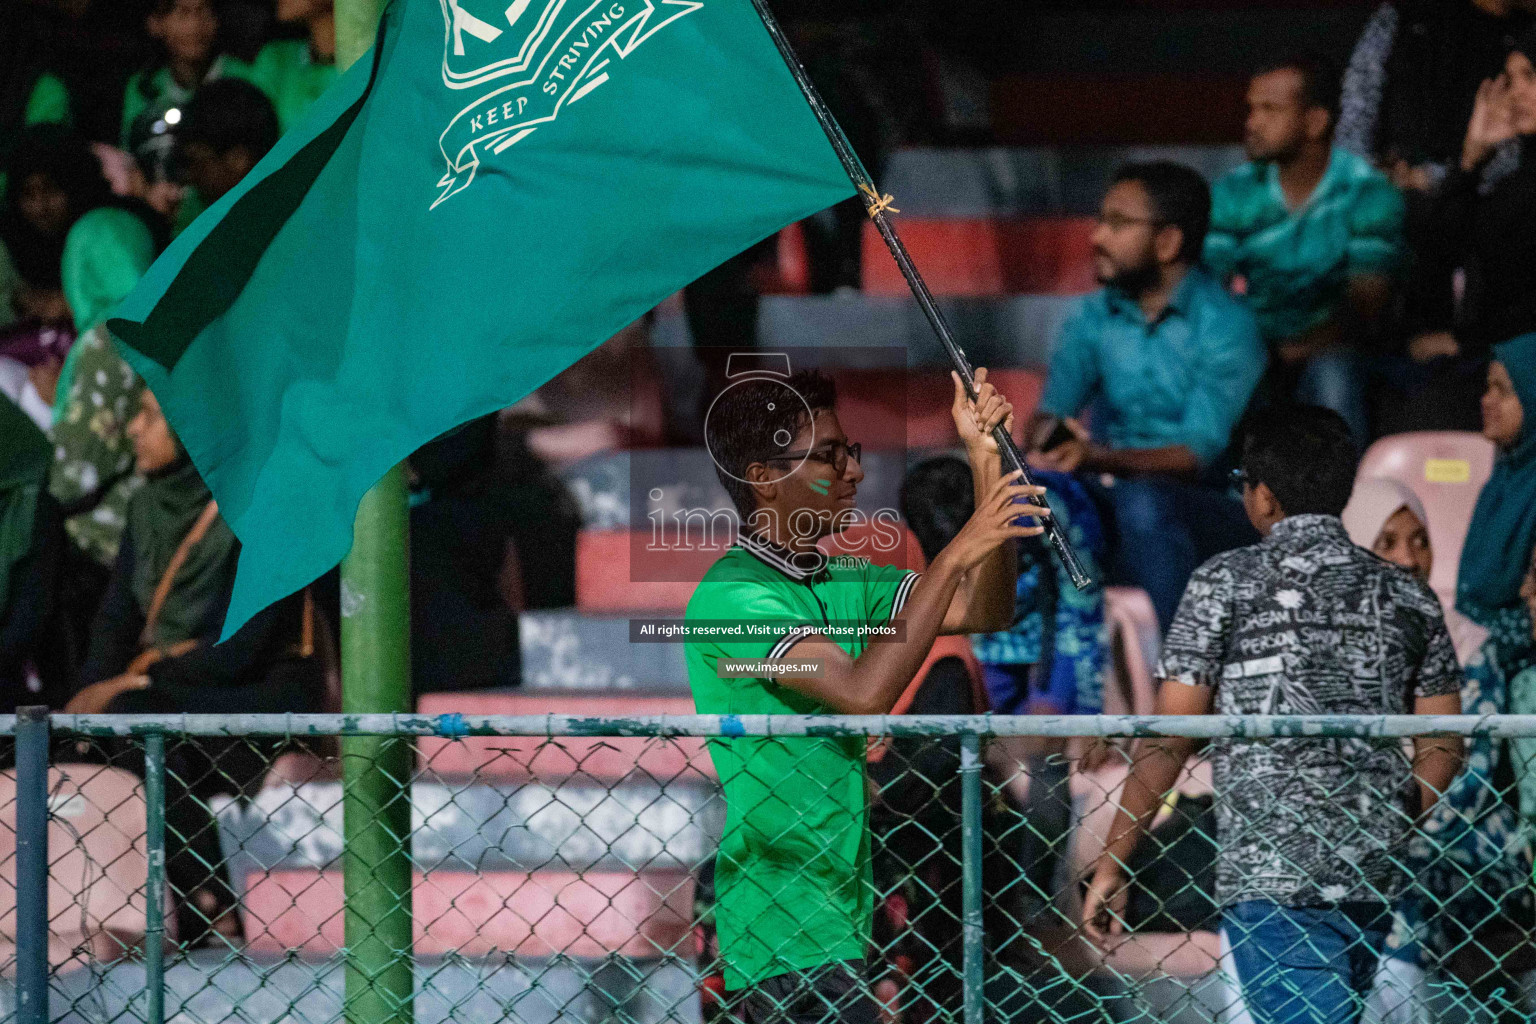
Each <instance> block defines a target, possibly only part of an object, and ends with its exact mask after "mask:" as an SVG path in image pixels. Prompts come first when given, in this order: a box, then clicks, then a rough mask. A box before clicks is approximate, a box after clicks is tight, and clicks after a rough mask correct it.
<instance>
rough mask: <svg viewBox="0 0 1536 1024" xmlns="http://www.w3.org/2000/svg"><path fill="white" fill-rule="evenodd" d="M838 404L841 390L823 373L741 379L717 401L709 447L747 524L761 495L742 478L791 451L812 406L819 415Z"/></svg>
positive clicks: (709, 422) (706, 428)
mask: <svg viewBox="0 0 1536 1024" xmlns="http://www.w3.org/2000/svg"><path fill="white" fill-rule="evenodd" d="M795 395H798V396H799V400H796V399H795V397H794V396H795ZM786 399H788V400H786ZM836 404H837V386H836V384H834V383H833V381H832V378H831V377H828V376H827V375H826V374H824V373H822V372H821V371H820V370H798V371H796V372H795V373H792V374H790V375H789V377H788V378H783V377H771V376H762V377H752V378H749V379H747V380H743V381H737V382H736V383H734V384H730V385H728V386H727V387H726V389H725V390H724V391H722V392H721V393H720V396H719V397H718V398H717V399H715V402H714V405H713V406H711V407H710V410H709V417H708V419H707V420H706V422H705V424H704V443H705V445H707V446H708V448H709V454H710V457H711V458H713V459H714V462H715V475H716V476H718V477H719V478H720V483H721V484H723V485H724V486H725V491H726V493H727V494H729V495H730V496H731V503H732V504H734V505H735V506H736V512H737V514H738V515H740V516H741V519H742V522H746V521H748V520H749V519H750V518H751V517H752V513H753V512H756V511H757V497H756V494H755V492H754V491H753V490H752V486H751V485H750V484H748V483H746V482H745V480H743V479H738V478H742V477H745V476H746V475H747V467H748V466H750V465H752V463H754V462H765V461H767V460H768V459H770V458H772V457H773V456H775V455H778V454H780V453H781V452H784V451H787V450H788V448H789V445H790V444H792V443H793V439H794V437H795V435H796V434H798V433H799V432H800V430H801V428H803V427H804V426H805V424H806V422H807V421H806V410H807V408H809V410H810V414H811V416H812V417H815V415H816V414H817V413H818V412H821V411H822V410H825V409H832V408H834V407H835V406H836ZM786 468H788V467H786Z"/></svg>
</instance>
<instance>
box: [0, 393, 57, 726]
mask: <svg viewBox="0 0 1536 1024" xmlns="http://www.w3.org/2000/svg"><path fill="white" fill-rule="evenodd" d="M52 457H53V450H52V449H51V448H50V447H49V445H48V439H47V438H46V437H44V436H43V433H42V431H40V430H38V429H37V427H36V426H35V425H34V424H33V423H32V421H31V420H30V419H29V418H28V417H27V415H26V414H25V413H23V412H22V411H21V410H20V409H19V408H17V406H16V404H15V403H14V402H12V401H11V400H10V399H8V398H6V397H4V396H0V711H3V712H4V713H6V714H11V713H13V712H14V711H15V710H16V707H17V706H18V705H20V704H37V703H48V695H47V694H36V693H30V692H29V691H28V690H27V687H26V676H27V666H28V663H29V662H33V661H35V660H37V659H38V658H39V655H40V654H41V653H42V652H40V651H39V650H38V648H39V643H40V640H41V638H42V636H43V630H44V628H45V626H46V625H47V623H48V619H49V615H50V614H51V612H52V610H53V604H54V595H55V590H56V586H57V576H58V561H59V549H60V547H61V539H60V534H59V524H58V509H57V508H56V507H55V506H54V504H53V500H52V499H51V498H49V497H48V490H47V487H46V482H47V480H48V461H49V459H51V458H52ZM44 660H46V659H44ZM47 681H48V680H45V682H47Z"/></svg>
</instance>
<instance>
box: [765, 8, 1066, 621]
mask: <svg viewBox="0 0 1536 1024" xmlns="http://www.w3.org/2000/svg"><path fill="white" fill-rule="evenodd" d="M752 6H753V7H754V8H756V10H757V14H758V17H759V18H761V19H762V21H763V27H765V28H766V29H767V30H768V35H769V36H770V37H772V39H773V45H774V46H776V47H778V48H779V55H780V56H781V57H783V58H784V63H785V65H786V66H787V67H788V68H789V73H790V74H792V75H794V76H795V82H796V84H798V85H799V86H800V92H801V93H802V94H803V95H804V96H805V101H806V102H807V103H809V104H810V107H811V112H812V113H814V114H815V115H816V120H817V121H819V122H820V123H821V127H822V130H823V131H825V132H826V133H827V139H828V141H830V142H831V143H832V148H833V150H835V151H836V153H837V159H838V160H839V161H841V162H842V165H843V170H845V171H847V172H848V178H849V180H851V181H852V182H853V184H854V187H856V188H857V189H858V190H859V199H860V200H861V201H862V202H863V203H864V208H865V210H867V211H868V213H869V217H870V219H871V220H873V221H874V222H875V227H876V228H877V229H878V230H879V231H880V237H881V238H883V239H885V247H886V248H887V249H889V250H890V251H891V256H893V257H894V258H895V260H896V265H897V266H898V267H900V268H901V276H902V277H904V278H906V279H907V287H909V288H911V289H912V295H913V297H914V298H916V299H917V304H918V305H919V306H921V307H922V310H923V315H924V316H926V317H927V318H928V323H929V324H930V325H931V326H932V327H933V333H935V334H937V335H938V336H939V341H940V343H941V344H943V346H944V351H945V352H947V353H948V354H949V361H950V362H951V363H953V364H954V367H955V371H956V372H957V373H959V374H960V380H961V381H962V382H963V383H964V384H965V392H966V394H967V395H969V396H970V397H971V398H972V399H974V398H975V397H976V377H975V374H973V373H972V372H971V364H970V361H969V360H967V359H966V357H965V353H964V352H963V351H961V349H960V346H959V345H958V344H956V343H955V339H954V336H953V335H952V334H950V331H949V324H948V323H946V322H945V320H944V314H943V313H942V312H940V310H939V307H938V305H937V304H936V303H935V302H934V301H933V293H932V292H930V291H929V290H928V285H927V283H926V282H925V281H924V280H923V276H922V275H921V274H919V273H918V272H917V267H916V266H915V265H914V264H913V263H912V257H911V255H910V254H908V252H907V247H906V246H905V245H903V244H902V241H901V238H900V237H899V236H898V235H897V234H896V227H895V225H893V224H892V223H891V220H890V218H889V217H887V216H886V215H885V211H886V210H887V209H889V208H891V198H890V197H889V196H886V197H884V198H882V197H881V195H880V193H879V191H878V190H877V189H876V188H875V183H874V181H873V180H872V179H871V178H870V176H869V172H868V171H866V170H865V169H864V165H863V164H862V163H861V162H860V161H859V158H858V155H857V154H856V153H854V151H853V146H851V145H850V144H849V142H848V137H847V136H846V135H844V134H843V129H842V126H841V125H839V124H838V123H837V119H836V118H835V117H833V116H832V111H830V110H828V109H827V105H826V103H824V102H823V101H822V99H821V94H820V93H818V92H817V91H816V86H815V85H813V84H812V83H811V79H810V76H809V75H807V74H806V73H805V68H804V67H802V66H801V64H800V59H799V58H798V57H796V56H795V51H794V49H793V48H792V47H791V46H790V45H789V39H788V38H787V37H786V36H785V35H784V29H783V28H781V27H780V25H779V22H778V19H777V18H775V17H774V16H773V12H772V11H770V10H769V9H768V3H767V0H752ZM992 437H993V439H994V440H996V441H997V450H998V452H999V454H1001V455H1002V458H1003V463H1004V465H1005V467H1006V468H1007V470H1008V472H1012V471H1013V470H1021V471H1022V472H1023V482H1024V483H1027V484H1033V483H1034V480H1033V478H1032V477H1031V476H1030V473H1029V467H1028V466H1027V465H1025V463H1024V457H1023V455H1022V454H1021V453H1020V452H1019V448H1018V446H1017V445H1016V444H1014V443H1013V438H1012V437H1011V436H1009V434H1008V429H1007V428H1006V427H1005V426H1004V425H1003V424H1001V423H1000V424H998V425H997V427H995V428H994V429H993V431H992ZM1043 525H1044V526H1045V533H1046V536H1047V537H1049V538H1050V541H1051V547H1052V548H1054V549H1055V551H1056V557H1057V558H1058V559H1060V560H1061V565H1062V568H1064V569H1066V570H1067V575H1068V576H1069V577H1070V578H1071V580H1072V582H1073V584H1075V585H1076V586H1077V588H1078V589H1079V590H1082V589H1084V588H1085V587H1087V586H1089V585H1090V584H1091V583H1092V582H1093V579H1092V577H1090V576H1089V575H1088V574H1087V573H1086V572H1084V571H1083V566H1082V563H1081V562H1079V561H1078V558H1077V552H1076V551H1074V550H1072V542H1071V541H1069V540H1068V539H1067V533H1066V531H1065V530H1063V529H1062V527H1061V523H1060V521H1059V520H1058V519H1057V517H1056V516H1054V515H1053V516H1050V517H1048V518H1046V519H1045V520H1043Z"/></svg>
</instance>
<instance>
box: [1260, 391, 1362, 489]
mask: <svg viewBox="0 0 1536 1024" xmlns="http://www.w3.org/2000/svg"><path fill="white" fill-rule="evenodd" d="M1359 463H1360V455H1359V452H1358V451H1357V449H1356V448H1355V439H1354V437H1353V435H1351V434H1350V432H1349V426H1348V425H1347V424H1346V423H1345V422H1344V418H1343V417H1342V416H1340V415H1339V414H1338V413H1336V412H1334V411H1333V410H1332V409H1324V408H1323V407H1321V406H1317V405H1278V406H1272V407H1270V408H1268V409H1264V410H1262V411H1260V412H1258V413H1255V414H1254V415H1253V417H1252V418H1251V419H1250V420H1249V422H1248V424H1247V430H1246V432H1245V436H1244V438H1243V459H1242V466H1243V472H1244V473H1245V474H1247V477H1248V482H1249V483H1250V484H1252V485H1254V486H1258V485H1259V484H1264V485H1265V486H1266V487H1268V488H1269V490H1270V493H1272V494H1273V495H1274V496H1275V500H1276V501H1278V502H1279V503H1280V507H1281V509H1283V510H1284V511H1285V514H1286V515H1288V516H1299V515H1307V514H1318V515H1327V516H1336V515H1339V514H1340V513H1341V512H1343V511H1344V506H1345V505H1347V504H1349V494H1350V491H1352V490H1354V486H1355V470H1356V468H1357V467H1358V466H1359Z"/></svg>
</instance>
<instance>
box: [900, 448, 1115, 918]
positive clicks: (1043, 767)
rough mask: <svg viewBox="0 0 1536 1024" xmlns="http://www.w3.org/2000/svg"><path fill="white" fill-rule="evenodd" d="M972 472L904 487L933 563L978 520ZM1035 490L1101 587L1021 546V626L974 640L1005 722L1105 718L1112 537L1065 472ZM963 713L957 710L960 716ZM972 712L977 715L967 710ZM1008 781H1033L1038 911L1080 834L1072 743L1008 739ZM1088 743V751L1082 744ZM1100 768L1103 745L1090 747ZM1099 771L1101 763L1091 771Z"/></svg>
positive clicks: (920, 469) (941, 462)
mask: <svg viewBox="0 0 1536 1024" xmlns="http://www.w3.org/2000/svg"><path fill="white" fill-rule="evenodd" d="M970 479H971V474H970V469H969V468H968V467H967V466H966V464H965V463H964V462H962V461H961V460H960V459H957V458H953V457H947V456H946V457H942V458H936V459H929V460H928V461H926V462H922V463H919V464H918V465H917V466H915V467H914V468H913V469H912V471H911V472H910V473H908V474H907V479H906V482H905V483H904V484H903V485H902V492H901V514H902V518H904V519H905V520H906V521H907V523H908V525H910V526H911V527H912V532H913V533H914V534H916V535H917V539H918V543H919V544H920V545H921V546H922V549H923V554H924V556H925V557H926V558H929V559H931V558H933V556H934V555H935V554H937V553H938V552H939V551H940V550H941V549H942V548H943V547H944V545H945V544H947V543H949V541H950V539H951V538H953V536H954V534H955V533H956V532H957V531H958V530H959V529H960V526H961V525H962V524H963V523H964V522H965V521H966V520H967V519H968V518H970V515H971V512H972V511H973V500H972V495H971V489H970V487H969V484H970ZM1035 483H1037V484H1040V485H1041V486H1043V487H1045V488H1046V495H1047V498H1048V499H1049V501H1050V504H1051V508H1052V509H1053V510H1055V513H1056V517H1057V520H1058V521H1059V522H1060V523H1061V525H1062V528H1063V529H1065V530H1066V531H1067V536H1068V537H1069V538H1070V539H1071V541H1072V546H1073V547H1074V548H1075V549H1076V550H1077V553H1078V556H1079V557H1080V559H1081V560H1082V563H1083V568H1084V569H1085V570H1086V571H1087V573H1088V575H1089V576H1091V577H1093V579H1094V581H1095V582H1094V584H1093V585H1092V586H1090V587H1087V588H1085V589H1083V590H1079V589H1078V588H1077V587H1076V586H1075V585H1074V584H1073V583H1072V581H1071V579H1069V578H1068V577H1067V576H1066V575H1065V574H1063V573H1062V572H1060V571H1059V566H1058V565H1057V564H1056V560H1055V556H1054V555H1053V554H1051V551H1050V548H1049V546H1048V545H1045V544H1040V543H1034V544H1020V545H1019V579H1018V584H1017V586H1016V587H1015V591H1014V604H1013V625H1011V626H1010V627H1009V628H1008V629H1006V630H1002V631H1001V632H997V633H979V634H977V635H975V636H973V637H971V647H972V649H973V650H974V652H975V654H976V659H977V661H978V662H980V664H981V670H982V678H983V681H984V684H985V687H986V696H987V698H988V703H989V710H991V711H992V712H994V713H996V714H1001V715H1097V714H1100V713H1102V712H1103V710H1104V666H1105V661H1106V657H1105V656H1106V654H1107V649H1108V636H1107V633H1106V630H1105V626H1104V587H1103V583H1102V579H1103V575H1102V573H1101V572H1100V570H1099V563H1100V561H1101V559H1102V558H1103V556H1104V553H1105V552H1104V532H1103V530H1102V528H1101V527H1100V525H1099V518H1098V513H1097V511H1096V510H1095V509H1094V506H1093V501H1092V500H1091V499H1090V498H1089V496H1088V494H1087V491H1086V490H1085V489H1084V488H1083V486H1082V485H1081V484H1080V483H1078V481H1077V480H1075V479H1074V478H1073V477H1071V476H1068V475H1066V474H1064V473H1049V472H1042V473H1038V474H1036V475H1035ZM952 713H956V712H952ZM964 713H968V712H964ZM996 745H1000V747H1001V748H1002V749H1001V750H1000V752H1001V753H1004V755H1005V758H1006V757H1007V756H1012V758H1013V762H1012V765H1010V766H1006V767H1007V768H1008V770H1007V772H1006V778H1007V779H1010V780H1011V779H1013V778H1016V777H1019V771H1020V768H1022V771H1023V776H1022V777H1023V778H1025V779H1027V780H1028V791H1027V792H1026V793H1025V794H1024V798H1023V802H1024V806H1023V814H1024V816H1025V817H1026V818H1027V819H1028V821H1029V823H1030V827H1029V828H1028V829H1025V830H1023V832H1024V833H1025V834H1024V837H1023V845H1024V849H1023V851H1022V852H1021V853H1020V854H1019V855H1018V863H1019V864H1021V865H1022V866H1023V869H1024V873H1025V876H1026V878H1027V880H1028V882H1029V883H1030V887H1031V891H1030V892H1029V893H1028V894H1026V902H1029V903H1032V904H1034V905H1035V906H1036V907H1037V908H1038V906H1039V905H1040V904H1042V903H1048V902H1049V901H1050V899H1051V897H1052V895H1053V893H1054V883H1053V880H1054V877H1055V874H1056V864H1057V862H1058V861H1059V859H1060V856H1061V853H1062V852H1063V850H1064V849H1065V847H1066V838H1067V834H1068V832H1069V830H1070V828H1071V815H1072V800H1071V796H1070V793H1069V792H1068V789H1067V786H1068V780H1067V776H1068V767H1069V764H1068V759H1067V757H1066V756H1065V755H1066V754H1067V752H1068V743H1067V742H1066V741H1065V740H1061V741H1053V740H1044V741H1039V742H1033V741H1023V742H1019V743H1015V742H1011V741H1008V740H999V741H997V744H995V746H996ZM1079 746H1085V745H1083V744H1079ZM1089 749H1090V750H1092V751H1093V753H1094V755H1095V757H1094V761H1096V759H1097V757H1098V756H1099V755H1101V754H1102V746H1101V745H1093V746H1091V747H1089ZM1094 766H1095V763H1093V761H1091V762H1090V764H1088V765H1087V767H1088V768H1092V767H1094Z"/></svg>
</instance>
